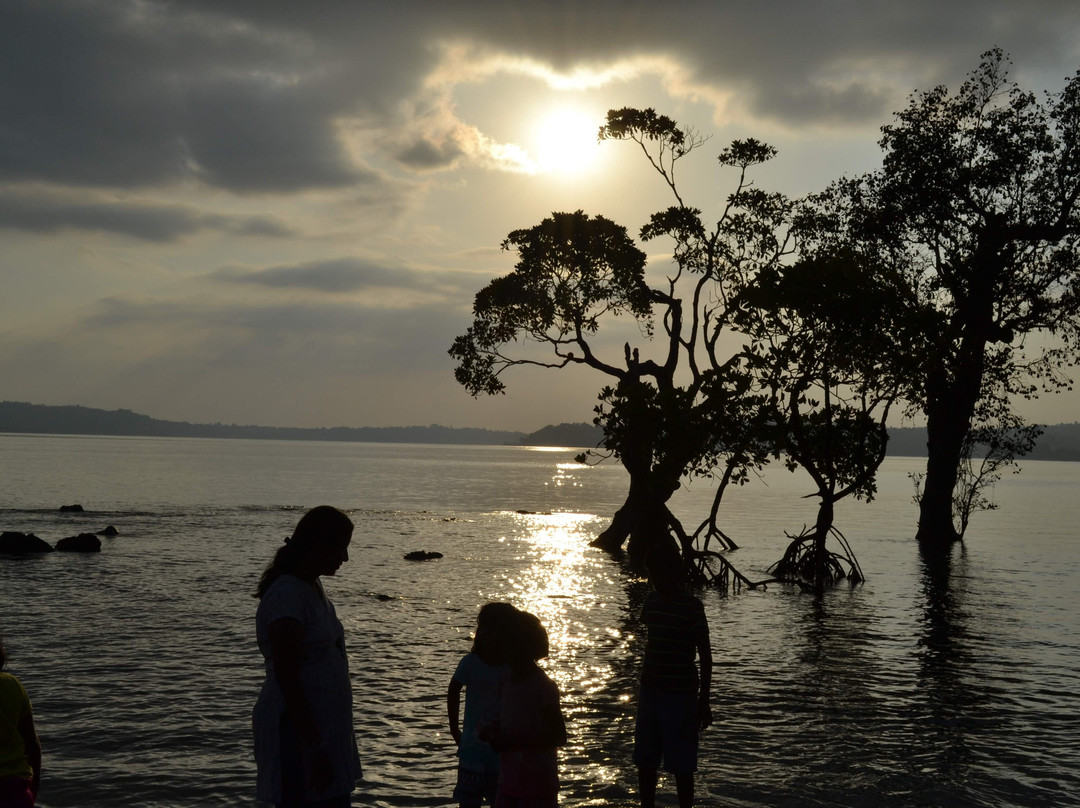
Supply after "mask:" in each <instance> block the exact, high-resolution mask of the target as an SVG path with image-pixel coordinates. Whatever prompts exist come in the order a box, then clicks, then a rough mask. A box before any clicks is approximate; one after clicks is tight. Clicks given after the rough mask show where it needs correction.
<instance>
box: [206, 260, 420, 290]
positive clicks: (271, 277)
mask: <svg viewBox="0 0 1080 808" xmlns="http://www.w3.org/2000/svg"><path fill="white" fill-rule="evenodd" d="M210 277H211V278H212V279H214V280H218V281H224V282H228V283H235V284H250V285H254V286H264V287H269V288H274V289H306V290H310V291H316V292H327V293H340V292H361V291H368V290H372V289H380V288H403V289H415V288H419V287H421V285H422V284H423V281H422V276H421V274H420V273H418V272H416V271H415V270H412V269H408V268H406V267H402V266H390V265H388V264H382V263H378V262H373V261H367V260H363V259H359V258H337V259H332V260H326V261H309V262H305V263H303V264H295V265H288V266H275V267H268V268H265V269H252V268H247V267H223V268H222V269H219V270H218V271H216V272H214V273H213V274H212V275H211V276H210Z"/></svg>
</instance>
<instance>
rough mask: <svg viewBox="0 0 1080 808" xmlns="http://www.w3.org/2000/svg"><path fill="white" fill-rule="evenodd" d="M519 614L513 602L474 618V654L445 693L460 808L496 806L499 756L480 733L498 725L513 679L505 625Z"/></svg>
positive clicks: (496, 605)
mask: <svg viewBox="0 0 1080 808" xmlns="http://www.w3.org/2000/svg"><path fill="white" fill-rule="evenodd" d="M516 611H517V610H516V609H514V607H513V606H511V605H510V604H509V603H486V604H484V606H482V607H481V609H480V614H479V615H478V616H477V618H476V637H475V638H474V639H473V646H472V651H471V652H470V653H468V654H466V655H465V656H464V657H463V658H462V660H461V662H459V663H458V666H457V669H456V670H455V671H454V675H453V676H452V677H451V679H450V687H449V689H447V691H446V712H447V716H448V718H449V720H450V734H451V735H452V736H453V738H454V742H455V743H457V745H458V752H457V754H458V776H457V785H456V786H455V787H454V799H455V800H457V801H458V804H459V805H460V806H461V808H480V805H481V804H482V803H483V802H484V801H487V803H488V804H489V805H492V804H494V802H495V789H496V786H497V785H498V780H499V756H498V755H497V754H496V753H495V750H494V749H492V748H491V745H490V744H488V743H487V742H486V741H482V740H480V735H479V733H480V731H481V730H486V729H487V728H489V727H491V726H493V725H494V724H496V723H498V721H499V710H500V701H499V691H500V689H501V688H502V686H503V683H504V682H505V681H506V678H507V677H508V676H509V674H510V669H509V668H507V667H506V664H505V661H506V660H505V654H504V653H503V652H502V650H501V647H502V643H503V640H504V638H505V636H506V631H505V624H506V621H507V620H508V618H509V617H510V616H511V615H513V614H514V613H515V612H516ZM462 688H465V731H464V733H463V732H462V731H461V729H460V728H459V726H458V714H459V712H460V710H461V689H462Z"/></svg>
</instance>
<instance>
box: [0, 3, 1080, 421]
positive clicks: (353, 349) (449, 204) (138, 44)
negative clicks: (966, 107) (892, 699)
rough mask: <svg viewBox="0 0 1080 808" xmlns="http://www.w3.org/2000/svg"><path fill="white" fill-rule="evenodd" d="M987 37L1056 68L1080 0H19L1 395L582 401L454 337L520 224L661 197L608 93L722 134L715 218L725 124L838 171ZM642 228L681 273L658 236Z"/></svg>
mask: <svg viewBox="0 0 1080 808" xmlns="http://www.w3.org/2000/svg"><path fill="white" fill-rule="evenodd" d="M993 47H1001V48H1002V49H1004V50H1005V51H1006V52H1007V53H1008V54H1009V55H1010V57H1011V60H1012V64H1013V72H1012V76H1013V78H1015V79H1016V80H1017V81H1018V82H1019V83H1020V84H1021V85H1022V86H1023V87H1025V88H1028V89H1034V90H1040V91H1041V90H1044V89H1045V90H1055V89H1059V88H1060V87H1061V86H1062V85H1063V83H1064V80H1065V78H1066V77H1067V76H1069V75H1071V74H1073V73H1075V72H1076V70H1077V68H1080V3H1075V2H1070V0H1025V2H1011V1H1007V0H978V1H977V2H975V1H970V2H969V0H949V2H941V0H935V1H934V2H922V0H913V1H911V2H896V1H895V0H891V1H890V2H873V1H872V0H851V1H850V2H849V1H846V0H829V1H827V2H815V1H814V0H778V1H777V2H768V1H767V0H756V1H751V2H721V1H719V0H717V2H671V1H669V2H665V3H657V2H655V0H650V1H649V2H637V1H636V0H622V1H621V2H616V1H615V0H610V1H601V0H596V1H595V2H591V1H589V0H579V1H578V2H551V1H550V0H529V2H512V1H510V0H498V2H494V1H491V2H479V1H477V2H455V1H454V0H441V1H440V2H409V0H397V1H396V2H393V3H390V2H349V1H347V0H336V1H334V2H331V1H329V0H303V2H298V1H297V0H258V1H257V2H255V1H253V0H252V1H248V2H229V0H162V1H161V2H155V1H154V0H71V1H70V2H68V1H67V0H3V1H2V2H0V400H9V401H29V402H33V403H37V404H79V405H84V406H90V407H100V408H104V409H119V408H125V409H131V410H134V411H136V412H140V413H145V414H147V415H151V416H153V417H156V418H164V419H171V420H184V421H192V422H221V423H238V424H262V425H272V426H303V427H319V426H409V425H417V424H421V425H423V424H431V423H439V424H443V425H447V426H459V427H465V426H481V427H489V428H494V429H510V430H520V431H532V430H535V429H538V428H540V427H541V426H544V425H545V424H549V423H561V422H575V421H587V420H590V419H591V417H592V407H593V405H594V403H595V396H596V393H597V391H598V388H599V387H600V386H601V384H602V383H603V381H604V380H603V379H601V378H599V377H597V376H596V375H595V374H594V373H590V372H586V371H584V370H578V371H569V372H568V371H551V370H542V369H525V368H518V369H515V372H514V373H512V375H510V376H508V377H507V378H506V381H507V382H508V392H507V394H506V395H504V396H499V397H489V398H480V399H474V398H472V397H470V396H469V395H468V393H466V392H465V390H464V389H463V388H461V387H459V386H458V385H457V384H456V382H455V381H454V379H453V373H452V371H453V362H452V360H451V359H450V357H449V356H448V355H447V348H448V347H449V346H450V343H451V342H452V340H453V338H454V337H455V336H456V335H458V334H460V333H463V332H464V331H465V329H466V328H467V327H468V326H469V324H470V322H471V306H472V301H473V296H474V295H475V293H476V292H477V291H478V290H479V289H480V288H481V287H483V286H484V285H485V284H486V283H487V282H488V281H489V280H491V279H492V278H494V277H497V276H499V275H503V274H506V273H507V272H509V271H510V270H511V269H512V268H513V263H514V256H513V254H512V253H508V252H504V251H502V250H501V249H500V244H501V243H502V241H503V239H504V238H505V237H506V235H507V234H508V233H509V232H510V231H512V230H515V229H519V228H527V227H531V226H532V225H534V224H538V223H539V222H540V221H541V220H542V219H543V218H544V217H546V216H548V215H550V214H551V212H553V211H574V210H579V209H581V210H584V211H585V212H586V213H588V214H590V215H594V216H595V215H604V216H606V217H608V218H610V219H613V220H615V221H616V222H618V223H620V224H622V225H624V226H626V227H627V228H628V230H629V231H630V232H631V233H632V234H634V233H637V231H638V229H639V228H640V226H641V225H642V224H643V223H644V222H645V221H646V220H647V218H648V215H649V214H650V213H651V212H653V211H655V210H661V209H663V208H666V207H667V206H668V205H670V204H672V199H671V197H670V195H669V194H668V193H667V191H666V189H665V188H664V187H663V185H662V183H661V181H660V179H659V178H658V177H657V176H656V175H655V174H653V173H651V171H650V170H649V168H648V166H647V165H646V164H645V163H644V161H643V159H642V157H641V155H640V154H639V153H636V152H635V151H634V150H633V147H632V146H631V144H627V143H619V142H610V141H609V142H604V143H602V144H597V143H596V140H595V133H596V131H597V129H598V127H599V126H600V124H601V123H603V120H604V116H605V113H606V111H607V110H608V109H613V108H620V107H627V106H629V107H642V108H643V107H652V108H655V109H656V110H657V111H658V112H660V113H663V114H666V115H668V116H670V117H672V118H674V119H675V120H676V121H678V122H679V123H680V124H684V125H687V126H690V127H693V128H694V130H695V131H697V132H698V133H700V134H701V135H703V136H708V137H709V138H710V139H709V140H708V141H707V142H706V143H705V145H704V146H703V147H702V148H700V149H699V150H697V151H695V152H694V153H693V154H692V155H690V156H689V157H688V158H687V160H686V161H685V162H683V163H680V172H682V173H681V174H680V181H682V182H683V183H684V185H683V188H684V191H685V194H684V195H685V197H686V199H687V201H688V203H689V204H692V205H694V206H696V207H699V208H702V209H703V210H704V211H705V212H706V215H708V213H709V212H710V211H719V209H720V207H721V205H722V203H723V200H724V197H725V195H726V194H727V193H728V192H730V190H731V185H730V182H731V180H732V177H731V175H730V174H725V173H724V171H723V169H721V168H720V167H719V166H718V164H717V162H716V160H715V157H716V155H717V154H718V153H719V152H720V151H721V150H722V149H723V148H724V147H725V146H726V145H727V144H729V143H730V142H731V141H732V140H733V139H735V138H746V137H756V138H758V139H760V140H764V141H766V142H768V143H770V144H771V145H773V146H775V147H776V148H777V149H778V156H777V157H776V158H775V160H773V161H772V162H771V163H770V164H769V165H767V166H764V167H762V170H761V171H760V172H759V173H758V175H757V176H756V177H755V181H756V182H757V183H758V185H759V187H763V188H768V189H771V190H777V191H782V192H784V193H787V194H790V195H792V196H800V195H802V194H805V193H809V192H812V191H815V190H820V189H822V188H824V187H825V186H826V185H827V184H828V183H829V182H830V181H831V180H834V179H837V178H839V177H841V176H854V175H857V174H861V173H863V172H866V171H872V170H874V169H875V168H877V167H878V166H879V165H880V159H881V152H880V149H879V147H878V145H877V142H878V139H879V137H880V128H881V126H883V125H885V124H888V123H889V122H890V121H891V120H892V114H893V113H894V112H895V111H896V110H899V109H902V108H903V107H904V106H905V104H906V99H907V98H908V97H909V95H910V94H911V93H912V92H913V91H915V90H927V89H930V88H932V87H934V86H936V85H939V84H947V85H949V86H950V87H956V86H958V84H959V83H960V82H961V81H962V80H963V78H964V76H965V75H966V74H967V73H968V72H969V71H971V70H972V69H974V68H975V67H976V66H977V64H978V62H979V57H980V55H981V54H982V53H983V52H985V51H986V50H988V49H990V48H993ZM644 247H645V249H646V250H647V251H648V253H649V258H650V268H652V267H653V266H658V267H660V268H661V270H662V267H663V265H664V263H665V262H666V260H667V259H668V258H669V255H665V254H664V245H661V244H659V243H653V242H650V243H649V244H648V245H644ZM616 337H617V339H616ZM621 344H622V335H619V334H613V335H612V340H611V345H610V346H609V347H611V348H612V349H613V350H616V349H617V350H618V351H619V354H618V355H621V349H620V348H619V346H621ZM618 355H617V356H616V357H615V358H616V359H617V358H618ZM1078 405H1080V393H1077V394H1066V395H1063V396H1056V397H1053V398H1048V399H1044V400H1041V401H1039V402H1035V403H1034V404H1025V405H1024V408H1023V411H1024V412H1025V414H1026V415H1027V416H1028V417H1029V418H1031V419H1032V420H1035V421H1040V422H1047V423H1057V422H1065V421H1075V420H1077V415H1076V413H1077V412H1078V411H1080V406H1078Z"/></svg>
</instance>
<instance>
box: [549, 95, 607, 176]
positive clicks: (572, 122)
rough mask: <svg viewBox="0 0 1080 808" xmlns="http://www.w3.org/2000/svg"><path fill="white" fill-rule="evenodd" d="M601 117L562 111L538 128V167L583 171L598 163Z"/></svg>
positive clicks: (564, 171)
mask: <svg viewBox="0 0 1080 808" xmlns="http://www.w3.org/2000/svg"><path fill="white" fill-rule="evenodd" d="M599 129H600V125H599V123H598V119H597V118H595V117H593V116H591V115H588V114H586V113H584V112H579V111H576V110H559V111H556V112H552V113H551V114H549V115H548V116H547V117H545V118H543V119H542V120H541V121H540V123H539V125H538V126H537V128H536V134H535V139H536V144H537V146H536V155H537V160H536V162H537V168H538V170H539V171H540V172H541V173H545V174H553V173H559V174H580V173H582V172H584V171H587V170H589V169H590V168H592V167H593V165H594V164H595V163H596V161H597V158H598V157H599V154H600V144H599V143H598V142H597V140H596V133H597V132H598V131H599Z"/></svg>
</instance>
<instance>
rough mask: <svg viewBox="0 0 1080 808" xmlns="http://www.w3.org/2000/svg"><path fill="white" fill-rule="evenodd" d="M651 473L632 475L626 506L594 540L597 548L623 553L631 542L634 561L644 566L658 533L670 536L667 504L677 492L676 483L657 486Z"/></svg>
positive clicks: (629, 551) (624, 504)
mask: <svg viewBox="0 0 1080 808" xmlns="http://www.w3.org/2000/svg"><path fill="white" fill-rule="evenodd" d="M651 476H652V475H648V476H647V477H646V479H645V480H641V479H640V478H639V479H636V480H635V478H634V477H633V476H632V477H631V478H630V490H629V492H628V493H627V496H626V501H625V502H624V503H623V505H622V507H621V508H619V510H618V511H616V512H615V515H614V516H613V517H612V519H611V524H610V525H608V527H607V529H605V530H604V531H603V532H602V533H601V534H600V535H599V536H597V537H596V538H595V539H593V541H592V546H593V547H599V548H600V549H602V550H604V551H606V552H609V553H619V552H621V551H622V549H623V543H624V542H627V552H628V553H629V556H630V563H631V564H632V565H634V566H643V565H644V562H645V555H646V553H648V551H649V549H650V548H651V547H652V546H653V544H654V543H655V541H656V538H657V537H658V536H667V535H669V529H668V528H669V525H668V512H667V508H666V507H665V505H666V504H667V501H668V500H669V499H670V498H671V494H672V493H673V492H674V491H675V488H674V487H672V486H657V485H656V484H655V483H654V482H653V481H652V480H651V479H650V478H651Z"/></svg>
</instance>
